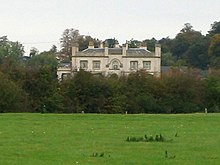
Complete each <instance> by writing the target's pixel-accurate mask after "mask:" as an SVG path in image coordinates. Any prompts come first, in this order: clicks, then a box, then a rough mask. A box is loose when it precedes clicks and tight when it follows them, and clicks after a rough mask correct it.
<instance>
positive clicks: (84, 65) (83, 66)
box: [80, 60, 88, 69]
mask: <svg viewBox="0 0 220 165" xmlns="http://www.w3.org/2000/svg"><path fill="white" fill-rule="evenodd" d="M80 69H88V61H87V60H82V61H80Z"/></svg>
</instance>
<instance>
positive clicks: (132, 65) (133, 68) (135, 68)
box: [130, 61, 138, 70]
mask: <svg viewBox="0 0 220 165" xmlns="http://www.w3.org/2000/svg"><path fill="white" fill-rule="evenodd" d="M130 68H131V69H132V70H137V69H138V62H137V61H131V62H130Z"/></svg>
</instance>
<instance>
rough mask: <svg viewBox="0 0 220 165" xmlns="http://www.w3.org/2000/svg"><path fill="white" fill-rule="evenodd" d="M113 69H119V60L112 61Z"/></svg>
mask: <svg viewBox="0 0 220 165" xmlns="http://www.w3.org/2000/svg"><path fill="white" fill-rule="evenodd" d="M112 69H113V70H118V69H119V62H118V61H116V60H115V61H113V62H112Z"/></svg>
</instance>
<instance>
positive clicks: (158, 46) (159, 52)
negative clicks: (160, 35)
mask: <svg viewBox="0 0 220 165" xmlns="http://www.w3.org/2000/svg"><path fill="white" fill-rule="evenodd" d="M155 56H158V57H161V45H160V44H155Z"/></svg>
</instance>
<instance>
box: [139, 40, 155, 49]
mask: <svg viewBox="0 0 220 165" xmlns="http://www.w3.org/2000/svg"><path fill="white" fill-rule="evenodd" d="M142 42H143V43H144V44H146V45H147V49H148V50H150V51H154V49H155V44H156V43H157V40H156V39H155V38H152V39H150V40H149V39H146V40H144V41H142Z"/></svg>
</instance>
